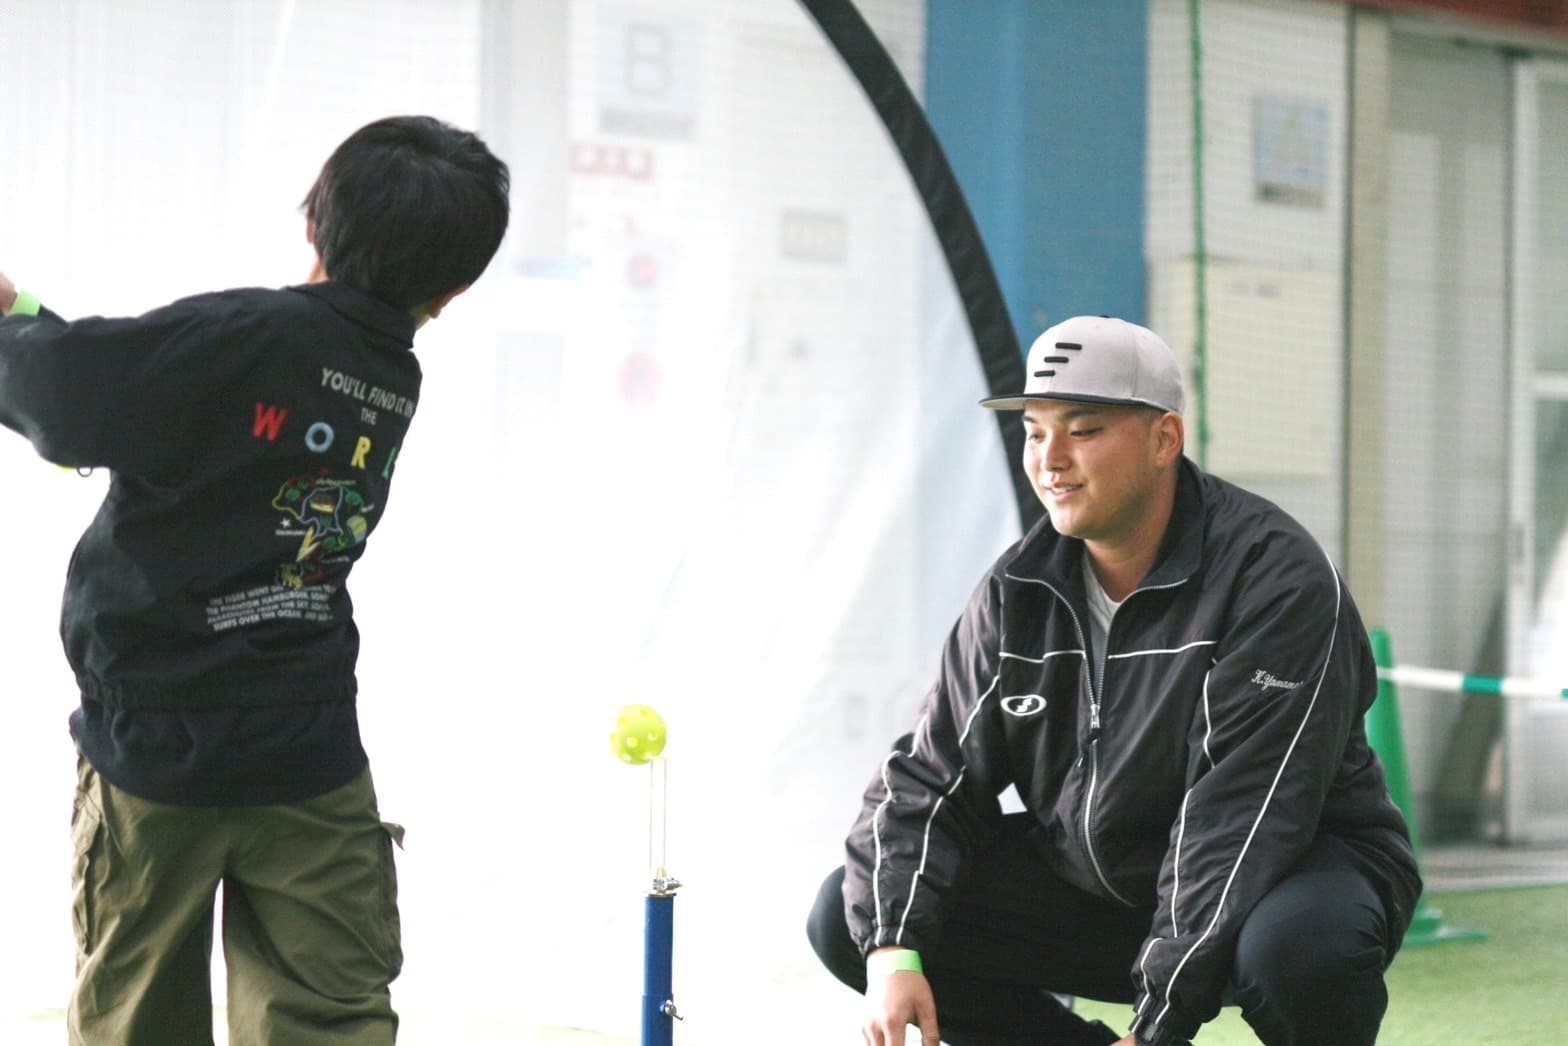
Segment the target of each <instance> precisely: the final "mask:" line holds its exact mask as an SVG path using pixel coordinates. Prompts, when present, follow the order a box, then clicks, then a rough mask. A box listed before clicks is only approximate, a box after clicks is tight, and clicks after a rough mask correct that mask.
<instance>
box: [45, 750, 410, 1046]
mask: <svg viewBox="0 0 1568 1046" xmlns="http://www.w3.org/2000/svg"><path fill="white" fill-rule="evenodd" d="M71 831H72V839H73V842H74V850H75V859H74V867H73V869H72V884H73V896H72V919H73V922H74V923H75V929H76V945H77V959H76V970H77V979H76V989H75V991H74V992H73V993H72V996H71V1008H70V1013H69V1017H68V1025H69V1028H70V1041H71V1042H72V1043H73V1044H80V1046H207V1044H210V1043H212V1041H213V1038H212V994H211V985H210V979H211V964H212V958H211V953H212V934H213V909H214V894H215V892H216V890H217V886H218V884H219V883H220V882H221V883H222V884H223V955H224V961H225V964H226V966H227V968H228V1006H229V1042H230V1043H231V1044H232V1046H262V1044H265V1046H293V1044H300V1046H314V1044H317V1043H326V1042H330V1043H342V1044H355V1046H359V1044H367V1046H368V1044H377V1046H380V1044H384V1043H391V1042H393V1041H394V1040H395V1039H396V1037H397V1015H396V1014H395V1013H394V1012H393V1010H392V1002H391V994H390V992H389V990H388V985H389V984H390V983H391V982H392V980H393V979H394V978H396V977H397V975H398V972H399V970H400V969H401V968H402V964H403V952H402V945H401V940H400V929H399V923H398V913H397V876H396V871H395V869H394V866H393V860H392V845H393V843H394V841H395V842H397V843H399V844H401V842H402V829H401V828H399V827H397V826H396V825H390V824H383V823H382V821H381V819H380V817H379V815H378V813H377V810H376V795H375V788H374V786H373V785H372V783H371V779H370V771H369V770H366V771H365V772H364V773H363V774H361V775H360V776H359V777H357V778H356V779H355V780H353V781H351V782H350V783H348V784H346V785H344V786H343V787H341V788H338V789H335V790H333V791H331V792H328V793H326V794H325V795H321V796H317V797H316V798H314V799H310V800H307V801H305V802H302V803H295V804H291V805H286V806H250V807H182V806H167V805H163V804H160V803H151V802H146V801H144V800H141V799H137V798H135V797H134V796H131V795H127V794H126V793H125V792H123V791H121V790H120V789H118V788H115V787H114V786H113V785H111V784H109V783H108V782H106V781H104V780H103V779H102V778H100V777H99V776H98V774H97V773H96V772H94V770H93V769H92V767H91V766H89V765H88V764H87V761H86V760H85V759H83V760H79V767H78V786H77V795H76V806H75V810H74V811H73V814H72V829H71Z"/></svg>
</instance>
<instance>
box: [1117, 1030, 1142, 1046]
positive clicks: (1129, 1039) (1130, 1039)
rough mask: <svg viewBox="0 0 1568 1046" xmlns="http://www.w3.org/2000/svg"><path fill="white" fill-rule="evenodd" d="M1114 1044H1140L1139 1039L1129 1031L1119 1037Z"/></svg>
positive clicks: (1134, 1045)
mask: <svg viewBox="0 0 1568 1046" xmlns="http://www.w3.org/2000/svg"><path fill="white" fill-rule="evenodd" d="M1114 1046H1138V1040H1137V1038H1136V1037H1135V1036H1134V1035H1133V1034H1132V1033H1131V1032H1129V1033H1128V1034H1126V1035H1124V1036H1123V1037H1121V1038H1120V1039H1117V1040H1116V1042H1115V1043H1114Z"/></svg>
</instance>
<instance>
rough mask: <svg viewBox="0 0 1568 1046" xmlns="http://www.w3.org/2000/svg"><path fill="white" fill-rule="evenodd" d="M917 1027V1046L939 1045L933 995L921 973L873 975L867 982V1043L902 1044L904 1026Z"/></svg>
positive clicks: (864, 1032) (875, 1045)
mask: <svg viewBox="0 0 1568 1046" xmlns="http://www.w3.org/2000/svg"><path fill="white" fill-rule="evenodd" d="M911 1024H914V1025H918V1026H919V1028H920V1046H941V1041H942V1037H941V1036H940V1035H939V1034H938V1033H937V1028H936V999H934V998H933V997H932V995H931V985H930V983H929V982H928V981H927V980H926V978H925V975H924V974H920V973H916V972H915V971H913V970H899V971H897V972H896V973H889V974H886V975H884V976H880V977H878V976H875V975H873V976H872V977H871V979H870V980H869V982H868V983H867V984H866V1022H865V1024H863V1025H861V1028H860V1033H861V1036H862V1037H863V1038H864V1039H865V1041H866V1046H904V1029H905V1028H906V1027H908V1026H909V1025H911Z"/></svg>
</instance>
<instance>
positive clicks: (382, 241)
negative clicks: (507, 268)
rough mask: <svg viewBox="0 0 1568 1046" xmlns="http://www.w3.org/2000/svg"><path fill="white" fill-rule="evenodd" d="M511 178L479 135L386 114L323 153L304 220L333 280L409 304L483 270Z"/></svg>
mask: <svg viewBox="0 0 1568 1046" xmlns="http://www.w3.org/2000/svg"><path fill="white" fill-rule="evenodd" d="M509 185H510V174H509V172H508V171H507V167H506V164H505V163H503V162H502V161H501V160H499V159H497V158H496V156H495V155H494V154H493V153H491V152H490V150H489V148H487V147H486V145H485V143H484V142H483V141H481V140H480V139H479V136H478V135H475V134H472V133H471V132H468V131H464V130H461V129H459V128H456V127H453V126H452V125H450V124H447V123H443V122H442V121H440V120H437V119H435V118H433V117H429V116H391V117H387V118H386V119H382V120H377V121H375V122H374V123H370V124H366V125H365V126H364V127H361V128H360V129H359V130H357V131H355V132H354V133H353V134H351V135H349V136H348V138H347V139H345V140H344V142H343V144H342V145H339V146H338V147H337V149H336V150H335V151H334V152H333V153H332V155H331V156H330V157H328V158H327V162H326V163H325V164H324V165H323V166H322V168H321V174H320V175H319V176H318V177H317V178H316V184H314V185H312V186H311V187H310V192H309V193H308V194H307V195H306V196H305V203H304V207H305V217H306V219H307V220H308V221H310V222H311V223H312V224H313V225H314V226H315V243H316V250H317V252H318V253H319V254H320V255H321V261H322V264H323V265H324V266H325V268H326V272H327V276H328V278H329V279H332V280H334V281H336V282H339V283H344V284H347V285H349V286H351V287H355V288H358V289H359V290H362V291H365V292H367V293H369V294H371V295H374V296H375V297H377V298H379V299H381V300H382V301H384V302H386V303H387V304H389V305H395V306H397V307H398V308H403V309H412V308H414V307H415V306H418V305H424V304H426V303H428V302H430V301H432V300H433V299H435V298H438V297H440V296H441V295H443V294H447V293H449V292H451V291H455V290H457V289H459V288H461V287H466V286H467V285H468V284H470V283H473V282H474V281H475V280H477V279H478V278H479V275H480V273H482V272H484V271H485V266H487V265H489V264H490V259H491V258H492V257H493V256H494V255H495V252H496V249H497V248H499V247H500V246H501V237H502V236H504V235H505V233H506V222H507V216H508V213H509V204H508V201H507V193H508V190H509Z"/></svg>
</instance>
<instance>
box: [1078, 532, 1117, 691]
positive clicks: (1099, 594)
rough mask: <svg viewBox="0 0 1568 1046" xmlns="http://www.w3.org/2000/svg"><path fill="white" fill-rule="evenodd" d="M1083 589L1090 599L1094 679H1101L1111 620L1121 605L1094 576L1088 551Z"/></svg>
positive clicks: (1084, 568)
mask: <svg viewBox="0 0 1568 1046" xmlns="http://www.w3.org/2000/svg"><path fill="white" fill-rule="evenodd" d="M1083 589H1084V593H1085V594H1086V595H1087V596H1088V597H1089V645H1090V647H1091V648H1092V650H1093V656H1094V666H1095V674H1094V677H1095V678H1096V679H1099V678H1100V677H1101V676H1103V675H1104V674H1105V640H1106V637H1107V636H1109V635H1110V633H1111V618H1113V617H1115V616H1116V611H1117V610H1118V609H1120V608H1121V603H1119V602H1117V601H1116V600H1114V599H1112V598H1111V597H1110V596H1109V595H1107V594H1106V592H1105V589H1104V587H1103V586H1102V585H1101V584H1100V579H1099V578H1097V577H1095V576H1094V567H1092V566H1090V564H1089V553H1088V551H1087V550H1085V552H1084V554H1083Z"/></svg>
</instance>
